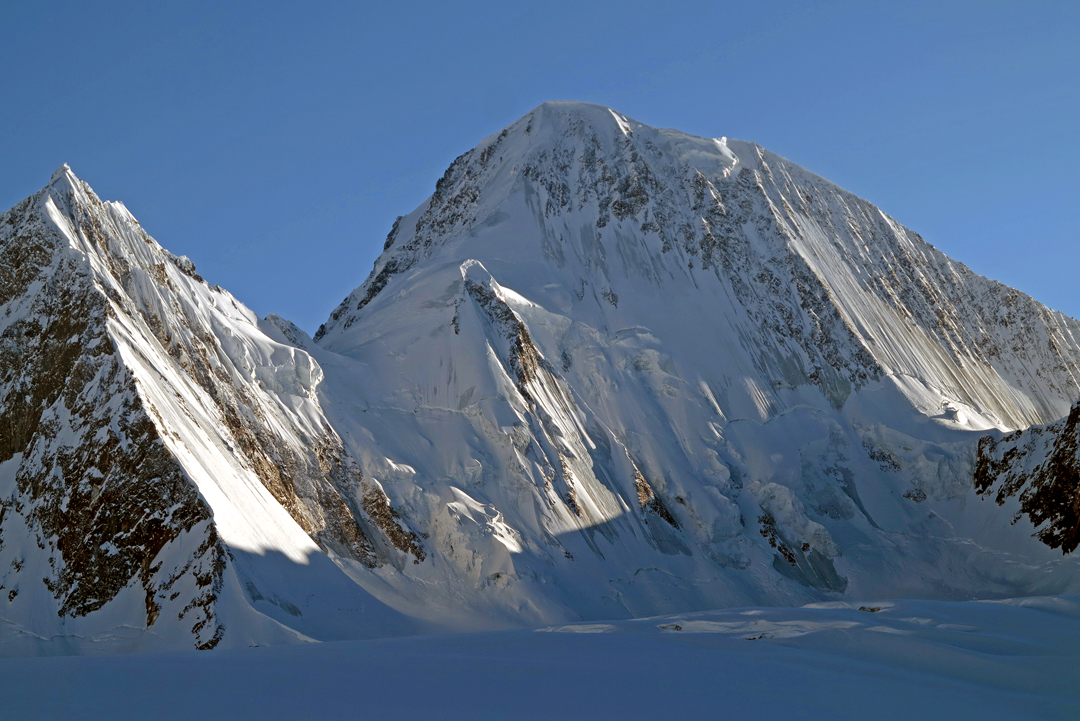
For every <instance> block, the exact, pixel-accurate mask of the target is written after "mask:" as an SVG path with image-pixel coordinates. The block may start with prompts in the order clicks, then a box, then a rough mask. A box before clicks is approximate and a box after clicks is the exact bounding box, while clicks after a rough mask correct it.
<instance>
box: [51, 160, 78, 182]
mask: <svg viewBox="0 0 1080 721" xmlns="http://www.w3.org/2000/svg"><path fill="white" fill-rule="evenodd" d="M68 174H71V175H72V177H74V175H75V174H74V173H72V172H71V166H70V165H68V164H67V163H62V164H61V165H60V167H59V168H57V169H56V170H54V171H53V174H52V177H51V178H49V182H50V183H55V182H56V181H57V180H59V179H60V178H62V177H64V176H65V175H68Z"/></svg>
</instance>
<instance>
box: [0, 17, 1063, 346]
mask: <svg viewBox="0 0 1080 721" xmlns="http://www.w3.org/2000/svg"><path fill="white" fill-rule="evenodd" d="M8 5H9V7H7V8H5V12H4V27H5V30H6V32H5V41H4V43H2V44H0V87H3V89H4V101H3V105H2V107H3V110H2V112H0V161H2V165H0V206H3V207H4V208H6V207H9V206H11V205H13V204H14V203H15V202H17V201H18V200H20V199H21V198H23V197H25V196H26V195H29V194H30V193H32V192H34V191H36V190H37V189H38V188H40V187H41V186H43V185H44V184H45V183H46V182H47V181H48V178H49V174H50V173H51V172H52V171H53V170H54V169H55V168H56V167H57V166H58V165H59V164H60V163H63V162H67V163H69V164H71V166H72V167H73V169H74V170H75V172H76V173H77V174H78V175H79V176H80V177H82V178H83V179H84V180H86V181H87V182H89V183H90V184H91V185H92V186H93V187H94V189H95V190H96V191H97V192H98V193H99V195H101V196H102V197H103V198H106V199H110V200H123V201H124V203H125V204H126V205H127V206H128V207H129V208H130V209H131V211H132V212H133V213H134V214H135V216H136V217H138V218H139V219H140V221H141V222H142V224H143V226H144V227H145V228H146V229H147V230H148V231H149V232H150V233H151V234H152V235H153V236H154V237H156V238H157V239H158V240H159V241H160V242H161V243H162V244H163V245H164V246H165V247H167V248H169V249H170V250H172V251H173V252H175V253H178V254H186V255H188V256H190V257H191V258H192V260H194V261H195V263H196V265H197V266H198V268H199V272H200V273H201V274H202V275H203V276H204V277H205V278H207V280H209V281H210V282H211V283H218V284H220V285H222V286H224V287H226V288H228V289H229V290H231V291H232V292H233V293H234V294H235V295H236V296H237V297H239V298H240V299H241V300H242V301H244V302H245V303H247V304H248V305H250V306H251V307H252V308H253V309H254V310H255V311H257V312H258V313H260V314H262V315H265V314H267V313H271V312H276V313H279V314H281V315H283V316H285V317H288V318H290V319H292V320H294V321H296V322H297V323H298V324H300V325H301V326H302V327H304V328H305V329H307V330H309V331H313V330H314V329H315V328H316V327H317V326H318V325H319V323H321V322H323V321H324V320H325V319H326V316H327V315H328V314H329V312H330V310H332V309H333V307H334V306H335V305H337V303H338V302H339V301H340V300H341V298H343V297H344V296H345V295H346V294H347V293H348V292H349V291H350V290H352V289H353V288H354V287H355V286H357V285H359V284H360V283H361V282H362V281H363V279H364V278H365V277H366V275H367V273H368V271H369V270H370V268H371V264H372V262H373V261H374V259H375V256H376V254H377V253H378V252H379V250H381V248H382V243H383V240H384V238H385V236H386V233H387V231H388V230H389V229H390V226H391V224H392V223H393V220H394V218H395V217H396V216H397V215H401V214H404V213H407V212H409V211H410V210H412V209H413V208H414V207H415V206H416V205H418V204H419V203H420V202H421V201H422V200H423V199H424V198H425V197H427V195H428V194H430V192H431V190H432V189H433V188H434V184H435V180H436V179H437V178H438V177H439V176H441V175H442V172H443V170H445V168H446V166H447V165H449V163H450V162H451V161H452V160H453V159H454V158H455V157H456V156H457V155H459V154H460V153H462V152H464V151H466V150H468V149H469V148H471V147H473V146H474V145H475V144H476V143H477V141H479V140H480V139H481V138H483V137H485V136H487V135H489V134H491V133H493V132H496V131H498V130H499V129H500V128H501V127H503V126H504V125H507V124H509V123H510V122H512V121H514V120H515V119H517V118H518V117H520V116H522V115H524V114H525V113H527V112H528V111H529V110H530V109H532V108H533V107H535V106H536V105H538V104H539V103H541V102H543V101H545V100H585V101H590V102H595V103H602V104H605V105H609V106H611V107H613V108H616V109H617V110H619V111H620V112H622V113H624V114H626V115H629V116H631V117H633V118H635V119H637V120H640V121H642V122H645V123H648V124H650V125H657V126H665V127H674V128H678V129H680V130H684V131H686V132H691V133H695V134H699V135H706V136H720V135H727V136H730V137H736V138H743V139H747V140H754V141H756V142H758V143H761V144H762V145H764V146H765V147H767V148H768V149H770V150H772V151H774V152H776V153H779V154H781V155H784V156H786V157H788V158H790V159H791V160H793V161H795V162H797V163H799V164H801V165H803V166H804V167H806V168H808V169H810V170H812V171H813V172H816V173H818V174H820V175H823V176H825V177H826V178H829V179H830V180H832V181H834V182H836V183H838V184H840V185H841V186H843V187H845V188H847V189H848V190H851V191H852V192H854V193H856V194H858V195H860V196H862V197H865V198H867V199H869V200H871V201H873V202H875V203H877V204H878V205H880V206H881V207H882V208H883V209H884V210H885V211H886V212H888V213H889V214H890V215H892V216H893V217H895V218H896V219H897V220H899V221H900V222H902V223H904V224H905V225H907V226H909V227H911V228H913V229H914V230H916V231H918V232H919V233H920V234H921V235H922V236H923V237H924V238H926V239H927V240H928V241H930V242H931V243H933V244H935V245H937V246H938V247H939V248H941V249H942V250H944V251H945V252H946V253H948V254H949V255H951V256H953V257H954V258H957V259H958V260H961V261H964V262H965V263H967V264H968V265H969V266H970V267H971V268H972V269H974V270H975V271H977V272H979V273H982V274H984V275H988V276H990V277H992V278H996V279H998V280H1001V281H1002V282H1005V283H1007V284H1009V285H1012V286H1014V287H1017V288H1019V289H1021V290H1023V291H1026V292H1028V293H1030V294H1032V295H1034V296H1035V297H1036V298H1037V299H1039V300H1041V301H1043V302H1044V303H1046V304H1048V305H1050V306H1051V307H1053V308H1056V309H1059V310H1062V311H1065V312H1066V313H1069V314H1070V315H1073V316H1080V294H1078V293H1077V291H1076V285H1077V284H1076V280H1075V276H1076V274H1077V273H1076V268H1078V267H1080V244H1078V243H1077V240H1078V238H1080V202H1078V198H1080V177H1078V174H1077V172H1076V168H1077V167H1078V165H1080V133H1078V131H1080V122H1078V121H1080V3H1075V2H1059V3H1039V2H1024V3H1020V2H1015V3H994V2H927V3H922V2H906V3H868V2H768V1H759V2H753V3H749V2H745V1H743V2H730V3H729V2H682V3H680V2H666V3H659V2H636V1H634V0H627V1H625V2H597V3H587V2H581V0H578V2H562V1H561V0H549V1H547V2H544V3H528V4H513V3H506V2H463V3H428V2H398V3H393V4H386V3H378V4H376V3H369V2H341V3H337V2H309V3H304V4H299V3H276V2H259V3H255V2H215V3H169V2H160V3H142V2H140V3H134V2H133V3H107V2H100V3H75V2H51V3H8Z"/></svg>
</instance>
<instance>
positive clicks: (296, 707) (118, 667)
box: [0, 596, 1080, 721]
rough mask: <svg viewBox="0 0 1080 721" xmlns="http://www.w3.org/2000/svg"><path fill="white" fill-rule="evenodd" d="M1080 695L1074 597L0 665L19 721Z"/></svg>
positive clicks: (909, 703) (547, 715)
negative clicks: (26, 720)
mask: <svg viewBox="0 0 1080 721" xmlns="http://www.w3.org/2000/svg"><path fill="white" fill-rule="evenodd" d="M860 607H861V608H860ZM1078 682H1080V597H1078V596H1058V597H1039V598H1026V599H1016V600H1010V601H1001V602H960V603H957V602H942V601H912V600H902V601H890V602H877V603H864V604H858V603H831V604H817V605H813V606H805V607H802V608H749V609H728V610H724V611H710V612H703V613H694V614H681V615H675V616H665V617H660V618H652V619H639V620H634V621H618V622H612V623H589V624H585V623H582V624H571V625H565V626H558V627H549V628H545V629H539V630H538V631H536V632H530V631H502V632H482V633H472V634H446V635H437V636H418V637H410V638H393V639H382V640H368V641H347V642H336V643H325V644H307V645H303V646H278V647H270V648H251V649H236V650H229V651H216V652H213V653H195V652H186V653H169V654H145V655H123V656H108V657H101V656H98V657H93V658H90V657H70V656H69V657H52V658H22V659H3V660H0V694H2V695H3V698H4V713H5V715H7V716H8V717H9V718H110V719H120V718H150V717H153V718H159V719H167V718H184V719H187V718H195V717H199V718H260V719H275V718H283V719H284V718H288V719H294V718H377V719H398V718H401V719H405V718H409V719H414V718H431V719H436V718H437V719H454V718H463V719H465V718H467V719H484V718H516V719H552V718H592V719H598V718H618V719H634V718H650V719H656V718H760V719H772V718H791V719H813V718H827V719H868V718H873V719H893V718H896V719H901V718H903V719H911V718H919V719H960V718H978V719H981V720H983V721H986V720H988V719H1043V720H1046V719H1066V718H1077V716H1078V714H1080V683H1078Z"/></svg>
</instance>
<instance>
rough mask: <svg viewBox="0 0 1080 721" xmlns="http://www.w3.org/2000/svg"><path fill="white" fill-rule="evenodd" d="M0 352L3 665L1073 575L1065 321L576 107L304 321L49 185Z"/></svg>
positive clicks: (807, 178) (775, 181)
mask: <svg viewBox="0 0 1080 721" xmlns="http://www.w3.org/2000/svg"><path fill="white" fill-rule="evenodd" d="M0 353H2V363H0V586H2V588H0V654H4V655H17V654H21V655H30V654H56V653H86V652H91V651H94V650H105V651H109V650H149V649H184V648H219V649H224V648H229V647H246V646H249V645H280V644H290V643H299V642H304V641H310V640H322V641H327V640H345V639H356V638H364V637H376V636H397V635H408V634H415V633H422V632H425V631H431V630H438V629H442V630H478V629H498V628H513V627H519V628H520V627H541V626H553V625H566V624H580V623H582V622H590V621H604V622H606V623H609V624H610V623H614V622H616V621H619V620H625V619H637V618H643V617H652V616H658V615H663V614H687V613H691V612H698V611H707V610H710V609H718V608H728V607H735V606H800V605H804V604H821V603H826V604H827V603H837V604H841V606H837V608H842V607H844V606H843V604H845V603H848V601H849V600H850V599H866V598H886V597H893V598H902V597H908V598H912V597H914V598H927V599H939V600H961V599H972V598H1005V597H1021V596H1034V595H1043V596H1046V595H1061V594H1072V593H1077V592H1080V566H1078V565H1077V560H1076V559H1075V557H1074V556H1072V555H1068V553H1067V552H1071V551H1072V550H1074V549H1075V548H1076V546H1077V544H1078V542H1080V536H1078V520H1077V519H1078V514H1077V510H1076V509H1077V507H1078V504H1077V499H1078V498H1080V495H1078V487H1080V484H1078V479H1080V470H1078V469H1080V457H1078V455H1077V453H1078V451H1077V449H1078V445H1077V423H1078V422H1080V410H1075V409H1074V410H1072V412H1071V413H1070V409H1071V408H1072V404H1073V402H1074V401H1076V400H1077V399H1078V398H1080V323H1078V322H1077V321H1075V320H1073V319H1071V318H1068V317H1065V316H1063V315H1062V314H1060V313H1056V312H1054V311H1051V310H1049V309H1048V308H1046V307H1045V306H1042V305H1041V304H1039V303H1037V302H1036V301H1034V300H1033V299H1031V298H1029V297H1028V296H1025V295H1024V294H1022V293H1019V292H1017V291H1015V290H1013V289H1010V288H1007V287H1005V286H1003V285H1001V284H999V283H996V282H994V281H990V280H987V279H985V278H982V277H980V276H977V275H975V274H974V273H972V272H971V271H969V270H968V269H967V268H966V267H965V266H963V265H962V264H960V263H957V262H955V261H952V260H950V259H949V258H947V257H945V256H944V255H942V254H941V253H940V252H938V251H937V250H935V249H934V248H933V247H932V246H930V245H928V244H927V243H925V242H924V241H923V240H922V239H921V238H919V236H918V235H917V234H915V233H913V232H912V231H910V230H907V229H906V228H904V227H902V226H900V225H899V224H898V223H896V222H895V221H894V220H892V219H891V218H889V217H888V216H887V215H885V214H884V213H882V212H881V211H880V210H878V209H877V208H876V207H874V206H873V205H871V204H869V203H867V202H866V201H863V200H861V199H859V198H857V197H855V196H853V195H851V194H850V193H848V192H846V191H844V190H842V189H840V188H837V187H836V186H834V185H832V184H831V183H829V182H827V181H825V180H823V179H821V178H819V177H817V176H815V175H812V174H811V173H808V172H807V171H805V170H803V169H801V168H799V167H798V166H795V165H793V164H792V163H790V162H788V161H786V160H784V159H783V158H780V157H777V156H775V155H773V154H771V153H769V152H767V151H765V150H764V149H762V148H760V147H759V146H757V145H754V144H752V143H747V142H742V141H735V140H729V139H725V138H721V139H718V140H717V139H705V138H697V137H691V136H687V135H685V134H682V133H678V132H675V131H671V130H658V129H655V128H650V127H648V126H645V125H642V124H640V123H637V122H635V121H633V120H630V119H628V118H625V117H623V116H621V115H619V114H618V113H616V112H614V111H611V110H609V109H607V108H602V107H598V106H592V105H585V104H578V103H546V104H544V105H542V106H540V107H539V108H537V109H536V110H534V111H533V112H531V113H530V114H529V115H527V116H526V117H524V118H522V119H521V120H519V121H518V122H516V123H515V124H513V125H511V126H510V127H508V128H506V129H505V130H503V131H502V132H501V133H499V134H497V135H495V136H492V137H490V138H488V139H486V140H484V141H483V142H481V143H480V145H478V146H477V147H476V148H475V149H474V150H472V151H470V152H468V153H466V154H464V155H462V156H461V157H460V158H458V159H457V160H456V161H455V162H454V163H453V164H452V165H451V167H450V168H449V169H448V170H447V172H446V175H445V176H444V177H443V178H442V179H441V180H440V181H439V183H438V184H437V186H436V189H435V193H434V194H433V195H432V196H431V198H429V199H428V200H427V201H426V202H425V203H424V204H423V205H421V206H420V207H419V208H417V209H416V210H415V211H413V212H412V213H411V214H409V215H407V216H404V217H402V218H399V219H398V221H397V222H396V223H395V224H394V227H393V229H392V230H391V232H390V235H389V237H388V238H387V240H386V246H385V249H384V252H383V254H382V255H381V256H380V257H379V259H378V260H377V261H376V263H375V267H374V269H373V270H372V272H371V274H370V276H369V277H368V279H367V280H366V281H365V282H364V283H363V285H361V286H360V287H359V288H357V290H356V291H355V292H353V293H352V294H351V295H350V296H349V297H348V298H346V299H345V300H344V301H343V302H342V304H341V305H340V306H339V307H338V308H337V309H336V310H335V311H334V312H333V314H332V315H331V317H330V319H329V320H328V322H327V323H326V324H325V325H324V326H322V327H321V328H320V329H319V331H318V332H317V333H316V334H315V336H314V338H312V337H309V336H308V335H307V334H305V333H304V332H303V331H302V330H300V329H299V328H297V327H296V326H294V325H293V324H291V323H289V322H288V321H287V320H284V319H282V318H280V317H278V316H269V317H267V318H265V319H259V318H257V317H256V316H255V315H254V314H253V313H252V312H251V311H250V310H248V309H247V308H246V307H244V306H243V305H242V304H241V303H240V302H239V301H237V300H236V299H235V298H233V297H232V296H231V295H230V294H229V293H228V292H226V291H224V290H222V289H221V288H218V287H216V286H209V285H208V284H207V283H205V282H204V281H203V280H202V279H201V278H200V277H199V276H198V275H197V273H196V272H195V268H194V265H193V264H192V263H191V262H190V261H189V260H188V259H186V258H178V257H176V256H174V255H172V254H170V253H169V252H168V251H166V250H164V249H163V248H161V247H160V246H159V245H158V244H157V243H156V242H155V241H154V240H153V239H152V238H151V237H150V236H149V235H147V234H146V233H145V232H144V231H143V229H142V228H141V227H140V226H139V224H138V222H137V221H136V220H135V219H134V218H133V217H132V216H131V215H130V213H128V212H127V210H126V209H125V208H124V207H123V206H122V205H121V204H119V203H106V202H102V201H100V200H99V199H98V198H97V197H96V196H95V195H94V194H93V192H92V191H91V190H90V189H89V187H88V186H87V185H86V184H85V183H83V182H82V181H80V180H79V179H77V178H76V177H75V176H74V175H73V174H72V173H71V171H70V169H68V168H67V167H66V166H65V167H64V168H61V169H60V170H59V171H58V172H57V173H56V174H55V175H54V177H53V179H52V181H51V182H50V184H49V185H48V186H46V188H44V189H43V190H42V191H40V192H39V193H37V194H35V195H34V196H31V197H30V198H28V199H27V200H25V201H23V202H22V203H20V204H19V205H17V206H16V207H15V208H13V209H11V210H10V211H8V212H7V213H6V214H4V215H2V216H0ZM1033 426H1034V427H1033ZM1029 428H1030V430H1028V429H1029ZM1063 551H1064V552H1066V553H1064V554H1063ZM1061 602H1062V603H1071V601H1068V600H1063V601H1061ZM772 613H773V614H774V615H776V614H779V615H778V616H777V617H780V616H783V613H782V612H780V611H776V612H772ZM853 613H855V614H857V613H858V612H857V611H853ZM694 622H695V623H696V621H694ZM701 622H702V623H706V622H707V623H721V624H724V623H729V621H728V620H724V621H716V620H715V619H714V620H711V621H709V620H706V621H701ZM623 623H624V625H625V624H626V623H631V622H629V621H623ZM670 623H671V624H676V625H677V624H683V625H684V626H685V624H686V623H691V621H685V620H684V621H678V622H677V621H671V622H670ZM777 623H781V625H782V622H780V621H778V622H777ZM845 623H846V621H845ZM615 627H619V628H621V627H622V626H618V624H616V625H615V626H613V628H615ZM627 628H629V626H627ZM740 628H741V627H740ZM739 633H741V631H739ZM890 633H891V632H890ZM751 635H752V634H751Z"/></svg>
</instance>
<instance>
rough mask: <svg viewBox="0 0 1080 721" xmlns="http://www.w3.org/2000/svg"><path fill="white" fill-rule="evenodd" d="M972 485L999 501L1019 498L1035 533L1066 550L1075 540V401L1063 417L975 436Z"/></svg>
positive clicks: (1079, 526) (1078, 454)
mask: <svg viewBox="0 0 1080 721" xmlns="http://www.w3.org/2000/svg"><path fill="white" fill-rule="evenodd" d="M975 487H976V489H978V492H979V494H980V495H984V496H987V497H991V498H993V499H994V501H995V502H996V503H997V505H999V506H1004V505H1006V503H1007V502H1009V505H1010V507H1012V506H1014V505H1015V503H1017V502H1018V503H1019V509H1018V510H1016V511H1015V513H1014V515H1013V523H1016V522H1018V521H1019V520H1020V519H1021V518H1022V517H1025V516H1026V517H1027V519H1028V521H1029V522H1030V523H1031V525H1032V526H1033V527H1034V528H1035V529H1036V531H1035V536H1036V537H1037V538H1038V539H1039V540H1040V541H1042V542H1043V543H1045V544H1046V545H1048V546H1049V547H1050V548H1060V549H1061V551H1062V553H1071V552H1073V551H1075V550H1076V547H1077V546H1078V545H1080V402H1078V403H1077V404H1074V405H1073V407H1072V411H1070V412H1069V415H1068V416H1067V417H1066V418H1063V419H1061V420H1060V421H1058V422H1057V423H1051V424H1050V425H1047V426H1032V427H1031V428H1028V429H1026V430H1020V431H1014V432H1013V433H1010V434H1009V435H1007V436H1005V437H1003V438H1000V439H997V438H994V437H993V436H985V437H983V438H982V440H980V441H979V457H978V461H977V462H976V464H975Z"/></svg>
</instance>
